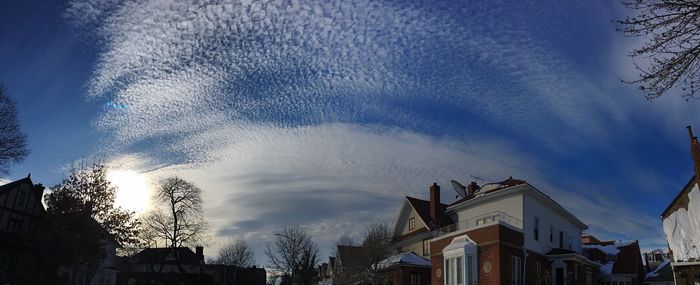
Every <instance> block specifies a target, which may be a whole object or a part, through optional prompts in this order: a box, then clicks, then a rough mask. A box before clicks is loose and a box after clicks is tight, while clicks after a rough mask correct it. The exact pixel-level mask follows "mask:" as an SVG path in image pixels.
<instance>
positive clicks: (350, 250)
mask: <svg viewBox="0 0 700 285" xmlns="http://www.w3.org/2000/svg"><path fill="white" fill-rule="evenodd" d="M337 250H338V251H337V253H338V256H337V258H336V263H337V264H336V266H337V268H336V269H337V271H336V272H335V276H334V279H333V284H342V285H346V284H348V285H349V284H355V283H356V281H357V280H360V279H362V276H361V275H362V273H363V270H364V266H363V264H362V260H363V257H364V256H365V255H366V253H365V251H366V250H367V249H366V248H364V247H361V246H353V245H338V247H337Z"/></svg>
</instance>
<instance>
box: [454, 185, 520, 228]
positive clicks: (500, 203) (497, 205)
mask: <svg viewBox="0 0 700 285" xmlns="http://www.w3.org/2000/svg"><path fill="white" fill-rule="evenodd" d="M506 191H508V190H506ZM493 194H500V193H493ZM522 197H523V194H522V193H520V192H515V193H510V194H506V195H504V196H500V197H497V198H495V199H488V200H486V199H485V200H486V201H484V202H480V203H475V204H473V205H469V206H467V207H465V208H461V209H458V210H457V219H458V221H459V222H463V221H466V220H468V219H471V218H474V217H477V216H481V215H484V214H488V213H492V212H495V211H501V212H504V213H506V214H508V215H510V216H513V217H515V218H517V219H519V220H522V219H523V199H522ZM481 198H488V197H478V198H475V199H481ZM474 201H475V202H476V200H474Z"/></svg>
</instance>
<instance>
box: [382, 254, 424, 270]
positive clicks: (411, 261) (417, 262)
mask: <svg viewBox="0 0 700 285" xmlns="http://www.w3.org/2000/svg"><path fill="white" fill-rule="evenodd" d="M393 265H413V266H428V267H429V266H430V260H427V259H425V258H423V257H421V256H418V255H417V254H415V253H413V252H404V253H399V254H394V255H392V256H389V257H388V258H386V259H384V260H382V261H381V262H380V263H379V267H380V268H387V267H390V266H393Z"/></svg>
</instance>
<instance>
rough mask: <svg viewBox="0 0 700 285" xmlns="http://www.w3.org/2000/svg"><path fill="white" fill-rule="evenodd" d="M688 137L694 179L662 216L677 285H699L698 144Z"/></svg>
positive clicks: (694, 139) (699, 205) (699, 193)
mask: <svg viewBox="0 0 700 285" xmlns="http://www.w3.org/2000/svg"><path fill="white" fill-rule="evenodd" d="M688 135H689V137H690V154H691V158H692V161H693V165H694V175H693V176H692V177H691V178H690V180H689V181H688V183H686V185H685V186H684V187H683V188H682V189H681V191H680V192H679V193H678V195H676V197H675V198H674V199H673V201H671V203H669V205H668V207H666V209H665V210H664V211H663V213H661V220H662V221H663V228H664V234H665V235H666V240H667V241H668V245H669V249H670V255H671V259H672V262H671V267H672V268H673V275H674V278H675V281H676V284H698V283H700V189H698V183H700V144H699V143H698V138H697V137H695V136H693V132H692V129H691V128H690V126H688Z"/></svg>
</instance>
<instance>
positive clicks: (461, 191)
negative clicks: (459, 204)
mask: <svg viewBox="0 0 700 285" xmlns="http://www.w3.org/2000/svg"><path fill="white" fill-rule="evenodd" d="M450 183H452V188H454V189H455V192H457V195H459V197H460V198H466V197H467V187H465V186H464V185H462V184H460V183H459V182H457V181H455V180H452V181H450Z"/></svg>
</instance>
